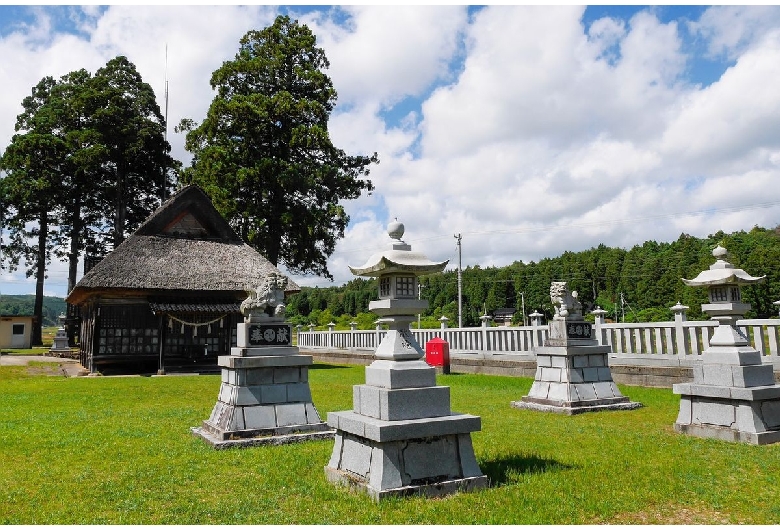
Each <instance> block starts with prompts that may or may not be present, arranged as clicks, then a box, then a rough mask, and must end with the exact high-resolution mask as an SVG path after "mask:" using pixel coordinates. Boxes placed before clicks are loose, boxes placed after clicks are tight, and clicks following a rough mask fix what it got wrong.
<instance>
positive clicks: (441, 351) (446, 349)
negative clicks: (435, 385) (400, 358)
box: [425, 337, 450, 374]
mask: <svg viewBox="0 0 780 530" xmlns="http://www.w3.org/2000/svg"><path fill="white" fill-rule="evenodd" d="M425 362H426V363H428V365H429V366H440V367H442V369H443V372H444V373H445V374H448V373H450V345H449V343H448V342H447V341H446V340H444V339H440V338H439V337H436V338H433V339H431V340H429V341H428V342H427V343H426V344H425Z"/></svg>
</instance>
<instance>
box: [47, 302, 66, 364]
mask: <svg viewBox="0 0 780 530" xmlns="http://www.w3.org/2000/svg"><path fill="white" fill-rule="evenodd" d="M57 320H59V321H60V327H59V328H57V333H56V334H55V335H54V340H53V341H52V345H51V348H50V349H49V355H52V356H56V357H70V346H68V334H67V333H66V331H65V320H66V317H65V315H64V314H62V313H60V316H59V317H58V318H57Z"/></svg>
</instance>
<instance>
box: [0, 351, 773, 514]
mask: <svg viewBox="0 0 780 530" xmlns="http://www.w3.org/2000/svg"><path fill="white" fill-rule="evenodd" d="M41 372H42V370H41V367H40V366H39V367H38V369H37V370H30V369H29V368H26V367H2V368H0V389H2V391H0V455H2V466H0V523H3V524H169V523H176V524H321V523H337V524H429V523H436V524H456V523H457V524H472V523H483V524H487V523H501V524H542V523H544V524H572V523H577V524H596V523H645V524H654V523H668V524H683V523H714V524H718V523H732V524H736V523H753V524H777V523H780V480H779V479H780V444H777V445H773V446H763V447H756V446H750V445H743V444H731V443H727V442H720V441H716V440H702V439H698V438H692V437H688V436H684V435H680V434H676V433H675V432H674V430H673V428H672V425H673V423H674V421H675V418H676V416H677V408H678V404H679V397H678V396H676V395H674V394H673V393H672V391H671V390H666V389H649V388H640V387H621V390H622V391H623V392H624V393H625V395H627V396H628V397H630V398H631V400H632V401H640V402H642V403H643V404H644V405H645V406H644V407H643V408H641V409H638V410H633V411H614V412H602V413H591V414H583V415H579V416H562V415H557V414H552V413H541V412H535V411H526V410H518V409H514V408H511V407H510V406H509V402H510V401H515V400H518V399H520V398H521V397H522V396H523V395H525V394H527V392H528V390H529V388H530V385H531V382H532V381H531V379H527V378H513V377H499V376H483V375H464V374H453V375H446V376H439V378H438V380H439V384H443V385H447V386H450V388H451V395H452V409H453V410H455V411H458V412H467V413H471V414H476V415H478V416H481V417H482V431H480V432H477V433H474V434H473V435H472V440H473V444H474V449H475V453H476V456H477V460H478V462H479V465H480V467H481V468H482V471H483V472H484V473H486V474H487V475H488V477H489V478H490V481H491V487H490V488H488V489H486V490H482V491H478V492H472V493H458V494H455V495H452V496H449V497H446V498H443V499H426V498H419V497H415V498H406V499H390V500H385V501H382V502H381V503H375V502H373V501H371V500H370V499H369V498H368V497H367V496H365V495H361V494H358V493H352V492H349V491H347V490H346V489H343V488H341V487H338V486H335V485H333V484H331V483H329V482H328V481H327V480H326V479H325V473H324V471H323V467H324V466H325V465H326V464H327V462H328V459H329V458H330V453H331V450H332V448H333V442H332V441H330V440H328V441H314V442H306V443H302V444H294V445H286V446H279V447H273V446H266V447H251V448H244V449H230V450H222V451H217V450H214V449H212V448H211V447H210V446H209V445H207V444H206V443H205V442H204V441H203V440H201V439H199V438H196V437H194V436H193V435H192V434H190V430H189V429H190V427H192V426H196V425H199V424H200V423H201V422H202V420H204V419H206V418H207V417H208V416H209V414H210V412H211V409H212V407H213V406H214V403H215V401H216V397H217V391H218V388H219V377H218V376H168V377H98V378H83V377H82V378H66V377H62V376H45V375H34V374H40V373H41ZM310 381H311V389H312V393H313V396H314V403H315V405H316V407H317V409H318V410H319V411H320V414H321V415H322V416H323V417H324V416H325V415H326V413H327V411H336V410H345V409H350V408H351V407H352V385H354V384H360V383H363V382H364V372H363V367H358V366H354V367H342V366H335V365H323V364H317V365H315V367H314V368H313V369H312V370H310Z"/></svg>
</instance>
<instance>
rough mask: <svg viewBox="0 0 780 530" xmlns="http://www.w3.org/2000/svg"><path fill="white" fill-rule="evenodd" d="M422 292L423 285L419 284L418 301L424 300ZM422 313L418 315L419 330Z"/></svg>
mask: <svg viewBox="0 0 780 530" xmlns="http://www.w3.org/2000/svg"><path fill="white" fill-rule="evenodd" d="M422 290H423V285H422V284H421V283H417V299H418V300H422ZM421 314H422V313H417V329H420V315H421Z"/></svg>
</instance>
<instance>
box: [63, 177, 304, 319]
mask: <svg viewBox="0 0 780 530" xmlns="http://www.w3.org/2000/svg"><path fill="white" fill-rule="evenodd" d="M271 273H277V274H281V272H280V271H279V270H278V269H277V268H276V267H274V266H273V265H272V264H271V263H270V262H269V261H268V260H267V259H266V258H265V257H263V256H262V255H260V254H259V253H258V252H257V251H256V250H254V249H252V248H251V247H249V246H248V245H246V244H244V243H242V242H241V240H240V239H238V237H237V236H236V235H235V232H234V231H233V230H232V229H231V228H230V226H229V225H228V223H227V222H226V221H225V220H224V219H223V218H222V216H220V215H219V213H218V212H217V211H216V209H214V206H213V205H212V203H211V201H210V200H209V198H208V196H206V194H205V193H204V192H203V190H201V189H200V188H198V187H197V186H188V187H186V188H184V189H183V190H181V191H180V192H178V193H177V194H175V195H174V196H172V197H171V198H170V199H168V201H166V202H165V203H164V204H163V205H162V206H160V208H158V209H157V210H156V211H155V212H154V213H153V214H152V215H151V216H150V217H149V218H148V219H147V220H146V221H145V222H144V223H143V224H142V225H141V227H139V229H138V230H137V231H136V232H135V233H134V234H133V235H132V236H130V237H129V238H128V239H127V240H126V241H125V242H123V243H122V244H121V245H119V246H118V247H117V248H116V249H115V250H114V251H113V252H111V253H110V254H109V255H107V256H106V257H105V258H104V259H103V260H102V261H101V262H100V263H98V264H97V265H96V266H95V267H94V268H92V269H91V270H90V271H89V272H88V273H87V274H85V275H84V277H83V278H82V279H81V280H80V281H79V282H78V283H77V284H76V286H75V287H74V288H73V291H71V293H70V294H69V295H68V297H67V301H68V302H69V303H71V304H79V303H81V302H83V301H84V300H86V299H87V298H89V296H90V295H91V294H97V293H106V292H109V291H111V290H122V291H127V290H139V291H145V292H149V291H155V294H158V295H159V294H164V293H165V292H166V291H168V292H173V291H178V292H181V291H206V292H214V293H216V292H218V291H221V292H225V291H240V292H243V291H246V290H248V289H250V288H255V287H257V286H259V285H261V284H262V283H263V281H264V280H265V278H266V277H267V276H268V275H269V274H271ZM299 290H300V287H298V285H296V284H295V283H294V282H293V281H292V280H290V281H289V282H288V286H287V289H286V292H288V293H290V292H295V291H299ZM200 294H201V295H202V294H203V293H200Z"/></svg>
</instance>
